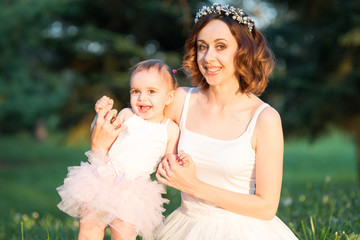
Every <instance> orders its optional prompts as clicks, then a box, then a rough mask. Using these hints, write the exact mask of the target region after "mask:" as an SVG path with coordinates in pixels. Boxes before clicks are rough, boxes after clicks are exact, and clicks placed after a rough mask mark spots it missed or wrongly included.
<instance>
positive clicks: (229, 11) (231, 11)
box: [195, 3, 255, 32]
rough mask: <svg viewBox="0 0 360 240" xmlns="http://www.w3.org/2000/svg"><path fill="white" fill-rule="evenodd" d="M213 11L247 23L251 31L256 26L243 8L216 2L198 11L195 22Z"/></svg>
mask: <svg viewBox="0 0 360 240" xmlns="http://www.w3.org/2000/svg"><path fill="white" fill-rule="evenodd" d="M211 13H215V14H216V13H217V14H220V15H221V14H224V15H225V16H231V17H232V19H233V20H235V21H237V22H238V23H240V24H243V25H246V26H247V27H248V28H249V30H250V32H251V31H252V29H253V28H254V25H255V24H254V21H253V20H252V19H251V18H250V16H249V15H248V14H246V13H245V12H244V11H243V10H242V9H240V8H235V7H233V6H229V5H225V6H221V4H219V3H214V4H213V5H212V6H211V7H206V6H203V8H201V9H199V11H198V12H197V13H196V17H195V23H197V21H199V18H201V17H203V16H206V15H208V14H211Z"/></svg>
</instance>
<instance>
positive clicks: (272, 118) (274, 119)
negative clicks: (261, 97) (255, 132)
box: [257, 103, 281, 129]
mask: <svg viewBox="0 0 360 240" xmlns="http://www.w3.org/2000/svg"><path fill="white" fill-rule="evenodd" d="M263 105H264V108H263V110H262V111H261V112H260V113H259V116H258V119H257V125H258V128H260V129H271V128H273V127H279V126H281V117H280V114H279V112H278V111H277V110H276V109H275V108H273V107H272V106H270V105H269V104H266V103H263ZM260 107H261V106H260Z"/></svg>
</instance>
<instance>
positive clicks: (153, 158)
mask: <svg viewBox="0 0 360 240" xmlns="http://www.w3.org/2000/svg"><path fill="white" fill-rule="evenodd" d="M169 121H170V120H169V119H168V120H167V121H166V123H153V122H149V121H146V120H144V119H142V118H141V117H139V116H137V115H135V114H134V115H133V116H131V117H130V118H129V119H127V120H126V121H124V125H125V126H126V130H125V131H124V132H122V133H121V134H120V135H119V137H118V138H117V139H116V141H115V142H114V144H113V145H112V147H111V149H110V150H109V153H108V159H109V161H110V164H111V165H113V167H114V168H115V169H116V170H125V172H126V175H127V176H128V177H137V176H144V175H145V176H148V175H150V174H151V173H153V172H154V171H155V170H156V166H157V164H158V163H159V162H160V160H161V158H162V156H163V155H164V154H165V151H166V146H167V125H168V123H169Z"/></svg>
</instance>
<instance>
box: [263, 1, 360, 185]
mask: <svg viewBox="0 0 360 240" xmlns="http://www.w3.org/2000/svg"><path fill="white" fill-rule="evenodd" d="M271 2H272V3H273V4H275V6H276V7H277V11H278V17H277V19H276V22H275V23H274V24H273V25H272V26H271V27H270V28H269V29H268V30H267V34H268V36H271V37H270V38H269V40H270V42H271V48H272V49H273V50H274V52H275V55H276V58H277V67H276V70H275V72H274V75H273V78H274V79H276V81H274V82H272V83H271V84H270V89H271V90H269V91H268V92H267V93H266V94H265V97H266V98H267V99H268V100H269V101H273V104H274V105H275V106H276V107H277V108H278V109H279V110H280V112H281V114H282V116H283V123H284V125H285V126H284V129H285V134H286V135H290V134H292V135H294V134H306V135H310V136H312V137H316V136H318V135H319V134H321V133H322V132H324V131H325V130H327V128H328V127H329V126H334V125H335V126H340V127H341V128H343V129H345V130H346V131H348V132H350V133H352V134H354V135H355V136H356V140H357V147H358V166H359V168H358V172H359V176H360V98H359V96H358V94H359V93H360V27H359V26H360V1H355V0H354V1H350V0H347V1H337V0H292V1H285V0H272V1H271ZM359 179H360V178H359Z"/></svg>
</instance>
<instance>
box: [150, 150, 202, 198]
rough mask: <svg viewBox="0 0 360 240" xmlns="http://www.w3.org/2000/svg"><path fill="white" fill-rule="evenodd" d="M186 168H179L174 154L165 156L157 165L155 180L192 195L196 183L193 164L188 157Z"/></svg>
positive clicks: (179, 165)
mask: <svg viewBox="0 0 360 240" xmlns="http://www.w3.org/2000/svg"><path fill="white" fill-rule="evenodd" d="M187 161H188V162H187V163H186V166H181V164H180V163H179V160H178V157H177V155H176V154H173V153H168V154H166V155H165V156H164V157H163V159H162V161H161V163H160V164H159V167H158V170H157V172H156V178H157V180H158V181H159V182H161V183H163V184H165V185H168V186H170V187H173V188H176V189H178V190H180V191H182V192H186V193H188V194H193V193H194V191H195V189H194V187H195V186H196V184H197V182H198V181H199V180H198V178H197V177H196V169H195V164H194V162H193V161H192V159H191V158H190V157H188V158H187Z"/></svg>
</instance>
